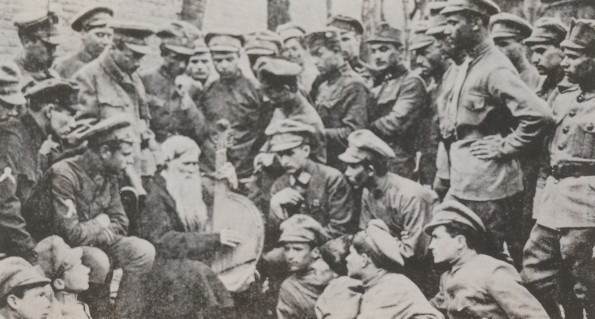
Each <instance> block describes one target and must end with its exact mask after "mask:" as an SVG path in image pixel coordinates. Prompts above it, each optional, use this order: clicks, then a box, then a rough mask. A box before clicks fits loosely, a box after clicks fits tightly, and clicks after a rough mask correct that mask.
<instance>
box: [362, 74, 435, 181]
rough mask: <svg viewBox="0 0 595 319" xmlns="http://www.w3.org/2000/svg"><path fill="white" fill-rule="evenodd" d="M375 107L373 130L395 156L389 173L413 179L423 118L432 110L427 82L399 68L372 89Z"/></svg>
mask: <svg viewBox="0 0 595 319" xmlns="http://www.w3.org/2000/svg"><path fill="white" fill-rule="evenodd" d="M372 92H373V95H374V104H373V106H372V108H371V111H370V130H371V131H372V132H374V133H375V134H376V135H378V136H379V137H380V138H382V139H383V140H384V141H385V142H386V143H387V144H388V145H390V147H391V148H392V149H393V151H394V152H395V155H396V157H395V158H394V159H391V160H390V161H389V170H390V171H391V172H394V173H397V174H399V175H401V176H405V177H411V176H412V173H413V170H414V167H415V153H416V151H417V150H416V140H417V133H418V132H419V131H418V129H419V125H420V121H421V117H422V115H423V114H424V113H427V112H425V110H426V108H430V105H429V103H430V98H429V95H428V93H427V91H426V87H425V84H424V82H423V80H422V79H421V78H420V77H418V76H416V75H414V74H413V73H411V71H409V70H408V69H407V68H406V67H405V66H404V65H402V64H399V65H397V66H395V67H393V68H391V69H390V70H388V71H387V73H386V74H385V75H384V77H383V78H382V82H381V83H380V84H379V85H378V86H376V87H374V88H373V89H372Z"/></svg>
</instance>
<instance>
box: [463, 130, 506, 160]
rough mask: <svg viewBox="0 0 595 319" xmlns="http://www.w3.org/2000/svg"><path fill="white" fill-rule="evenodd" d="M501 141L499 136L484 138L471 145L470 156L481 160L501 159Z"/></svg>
mask: <svg viewBox="0 0 595 319" xmlns="http://www.w3.org/2000/svg"><path fill="white" fill-rule="evenodd" d="M503 141H504V139H503V138H502V136H500V135H490V136H486V137H484V138H482V139H480V140H478V141H475V142H474V143H473V144H471V150H470V152H471V155H473V156H475V157H477V158H479V159H483V160H490V159H498V158H502V153H501V152H500V148H501V147H502V143H503Z"/></svg>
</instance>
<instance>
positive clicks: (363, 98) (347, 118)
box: [314, 64, 370, 167]
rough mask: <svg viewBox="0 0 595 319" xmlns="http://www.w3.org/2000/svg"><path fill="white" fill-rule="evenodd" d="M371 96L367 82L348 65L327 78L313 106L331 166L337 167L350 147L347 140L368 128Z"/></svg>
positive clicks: (319, 89)
mask: <svg viewBox="0 0 595 319" xmlns="http://www.w3.org/2000/svg"><path fill="white" fill-rule="evenodd" d="M369 103H370V93H369V90H368V88H367V87H366V85H365V83H364V80H363V78H362V77H361V76H359V75H358V74H357V73H355V71H353V70H352V69H351V67H350V66H349V65H347V64H346V65H345V66H343V67H342V68H341V69H340V70H338V71H337V72H336V73H333V74H332V75H329V76H325V82H323V83H322V84H321V85H320V87H319V88H318V94H317V95H316V98H315V102H314V105H315V107H316V110H317V111H318V114H320V118H321V119H322V122H323V123H324V127H325V135H326V141H327V157H328V160H329V161H328V163H329V165H331V166H333V167H338V165H339V161H338V159H337V156H339V154H341V153H343V151H345V148H347V137H348V136H349V134H351V132H353V131H354V130H356V129H361V128H365V127H366V126H367V125H368V105H369Z"/></svg>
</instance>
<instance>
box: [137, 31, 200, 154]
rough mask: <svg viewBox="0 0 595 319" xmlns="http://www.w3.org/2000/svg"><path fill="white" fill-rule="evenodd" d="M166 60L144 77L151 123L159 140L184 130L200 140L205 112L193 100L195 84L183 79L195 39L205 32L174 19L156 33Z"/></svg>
mask: <svg viewBox="0 0 595 319" xmlns="http://www.w3.org/2000/svg"><path fill="white" fill-rule="evenodd" d="M156 35H157V37H158V38H159V39H160V40H161V44H160V46H159V49H160V50H161V58H162V59H163V62H162V63H161V64H160V65H158V66H156V67H155V68H151V69H149V70H146V71H144V72H142V73H141V74H140V77H141V79H142V81H143V84H144V86H145V90H146V92H147V97H148V104H149V110H150V112H151V120H150V122H149V127H150V128H151V130H152V131H153V133H155V139H156V141H157V142H158V143H161V142H163V141H164V140H165V139H166V138H167V137H168V136H171V135H175V134H181V135H184V136H188V137H190V138H192V139H193V140H194V141H195V142H197V143H199V142H201V141H202V139H204V134H205V132H203V130H204V126H205V123H204V116H203V115H202V113H200V111H199V110H198V109H197V106H196V104H195V102H194V101H193V99H192V97H191V95H192V87H191V86H190V85H189V83H181V81H182V80H183V77H180V76H181V75H182V74H184V72H185V71H186V67H187V66H188V61H189V59H190V57H191V56H192V55H194V49H195V42H196V40H198V38H199V37H200V36H201V34H200V31H199V30H198V29H197V28H196V27H195V26H193V25H191V24H190V23H187V22H183V21H172V22H169V23H166V24H165V25H163V26H162V27H161V28H160V29H159V30H158V31H157V33H156Z"/></svg>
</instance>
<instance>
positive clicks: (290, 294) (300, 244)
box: [277, 214, 334, 319]
mask: <svg viewBox="0 0 595 319" xmlns="http://www.w3.org/2000/svg"><path fill="white" fill-rule="evenodd" d="M328 239H329V236H328V234H327V232H326V230H325V229H324V228H323V227H322V225H320V223H318V222H317V221H316V220H315V219H314V218H312V217H310V216H307V215H301V214H296V215H293V216H291V217H290V218H289V219H287V220H286V221H284V222H283V223H282V224H281V237H280V238H279V244H281V245H283V249H284V251H283V254H284V255H285V260H286V261H287V264H288V266H289V270H290V272H291V273H292V274H291V276H290V277H289V278H287V279H285V280H284V281H283V283H282V284H281V289H280V291H279V300H278V302H277V318H280V319H289V318H295V319H298V318H299V319H305V318H307V319H314V318H316V314H315V312H314V307H315V305H316V300H317V299H318V297H319V296H320V294H322V292H323V291H324V288H326V286H327V285H328V283H329V282H330V281H331V279H333V277H334V276H333V272H332V271H331V270H330V268H329V267H328V265H327V264H326V263H325V262H324V261H323V260H322V258H320V251H319V248H318V247H319V246H320V245H322V244H323V243H325V242H326V241H327V240H328Z"/></svg>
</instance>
